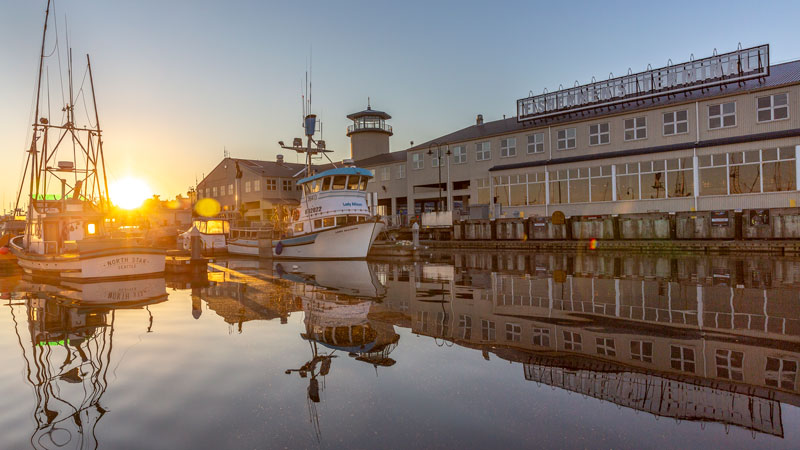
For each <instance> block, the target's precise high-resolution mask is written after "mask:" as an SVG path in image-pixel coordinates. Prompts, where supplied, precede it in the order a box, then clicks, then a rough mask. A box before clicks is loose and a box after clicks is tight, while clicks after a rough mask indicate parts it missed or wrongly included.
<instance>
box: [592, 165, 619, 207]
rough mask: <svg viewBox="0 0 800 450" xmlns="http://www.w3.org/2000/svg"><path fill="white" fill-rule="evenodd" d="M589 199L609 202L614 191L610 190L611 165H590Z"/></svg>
mask: <svg viewBox="0 0 800 450" xmlns="http://www.w3.org/2000/svg"><path fill="white" fill-rule="evenodd" d="M590 175H591V180H590V189H591V192H590V193H591V199H590V200H591V201H593V202H610V201H611V200H613V199H614V198H613V195H614V193H613V192H612V190H611V166H600V167H592V168H591V169H590Z"/></svg>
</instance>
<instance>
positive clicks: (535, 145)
mask: <svg viewBox="0 0 800 450" xmlns="http://www.w3.org/2000/svg"><path fill="white" fill-rule="evenodd" d="M533 153H544V133H533V134H529V135H528V154H529V155H531V154H533Z"/></svg>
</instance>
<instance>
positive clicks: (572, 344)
mask: <svg viewBox="0 0 800 450" xmlns="http://www.w3.org/2000/svg"><path fill="white" fill-rule="evenodd" d="M581 347H582V346H581V335H580V334H578V333H573V332H572V331H564V350H575V351H581V349H582V348H581Z"/></svg>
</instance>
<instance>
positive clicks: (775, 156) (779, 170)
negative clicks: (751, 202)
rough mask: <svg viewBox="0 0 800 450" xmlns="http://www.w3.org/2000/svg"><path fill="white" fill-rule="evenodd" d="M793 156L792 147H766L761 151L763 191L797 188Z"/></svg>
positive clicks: (792, 189)
mask: <svg viewBox="0 0 800 450" xmlns="http://www.w3.org/2000/svg"><path fill="white" fill-rule="evenodd" d="M795 158H796V155H795V151H794V148H792V147H781V148H768V149H764V150H762V151H761V160H762V161H763V162H762V167H763V168H762V172H763V174H764V192H781V191H794V190H796V189H797V173H796V169H795Z"/></svg>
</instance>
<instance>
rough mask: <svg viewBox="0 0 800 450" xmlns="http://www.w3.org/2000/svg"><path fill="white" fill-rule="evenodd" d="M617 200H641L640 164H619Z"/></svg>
mask: <svg viewBox="0 0 800 450" xmlns="http://www.w3.org/2000/svg"><path fill="white" fill-rule="evenodd" d="M617 200H639V163H628V164H617Z"/></svg>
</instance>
